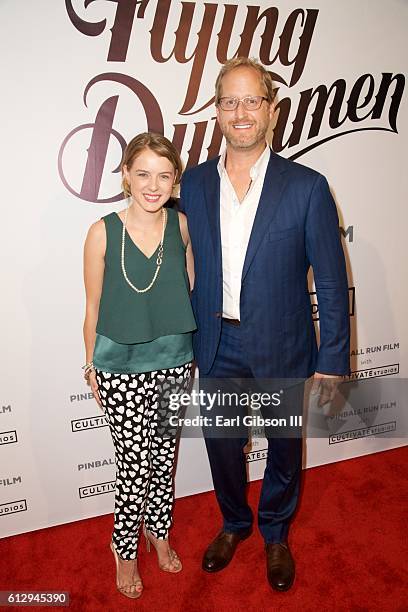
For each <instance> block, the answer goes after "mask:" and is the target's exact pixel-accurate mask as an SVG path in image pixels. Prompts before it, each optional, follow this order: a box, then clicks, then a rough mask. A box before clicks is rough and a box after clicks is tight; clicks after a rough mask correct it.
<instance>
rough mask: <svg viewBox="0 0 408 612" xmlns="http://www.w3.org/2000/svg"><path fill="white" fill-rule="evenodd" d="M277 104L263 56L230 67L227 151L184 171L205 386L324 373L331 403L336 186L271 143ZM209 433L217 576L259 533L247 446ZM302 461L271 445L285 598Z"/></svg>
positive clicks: (343, 362) (335, 372)
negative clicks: (310, 277)
mask: <svg viewBox="0 0 408 612" xmlns="http://www.w3.org/2000/svg"><path fill="white" fill-rule="evenodd" d="M273 96H274V92H273V85H272V80H271V77H270V75H269V73H268V72H267V71H266V70H265V69H264V68H263V67H262V66H261V65H260V64H258V63H257V62H256V61H255V60H250V59H248V58H235V59H233V60H230V61H228V62H227V63H226V64H225V65H224V66H223V68H222V69H221V71H220V74H219V75H218V78H217V81H216V93H215V104H216V110H217V120H218V123H219V125H220V128H221V131H222V133H223V135H224V137H225V140H226V151H225V152H224V153H223V155H222V156H221V157H220V158H217V159H214V160H210V161H208V162H205V163H203V164H200V165H199V166H197V167H196V168H193V169H191V170H189V171H187V172H186V173H185V175H184V179H183V182H182V191H181V203H182V208H183V209H184V210H185V212H186V214H187V218H188V225H189V230H190V236H191V240H192V246H193V252H194V257H195V273H196V280H195V286H194V290H193V293H192V302H193V308H194V312H195V316H196V320H197V326H198V332H197V333H196V337H195V357H196V360H197V363H198V367H199V372H200V377H201V378H203V379H204V380H206V379H207V380H208V379H224V380H227V379H228V380H230V381H231V385H233V384H234V383H233V381H236V380H237V379H248V378H251V377H252V378H253V379H256V380H258V379H279V380H280V381H282V380H283V379H298V380H299V379H300V380H302V381H304V380H305V379H306V378H308V377H310V376H311V375H314V387H315V389H316V388H319V392H320V404H322V403H324V402H326V401H327V400H328V399H330V398H331V397H332V396H333V394H334V391H335V387H336V385H337V384H338V381H339V380H340V379H341V377H342V376H343V375H345V374H347V373H348V372H349V320H348V289H347V277H346V268H345V261H344V255H343V251H342V247H341V242H340V237H339V228H338V217H337V211H336V206H335V204H334V201H333V198H332V196H331V194H330V191H329V188H328V185H327V181H326V180H325V178H324V177H323V176H322V175H320V174H318V173H317V172H315V171H313V170H311V169H309V168H306V167H304V166H301V165H300V164H296V163H294V162H291V161H288V160H285V159H284V158H282V157H279V156H278V155H276V154H275V153H274V152H273V151H272V150H271V149H270V148H269V147H268V146H267V144H266V141H265V135H266V132H267V129H268V126H269V124H270V121H271V118H272V115H273V111H274V105H273ZM310 266H312V268H313V272H314V279H315V286H316V291H317V297H318V304H319V320H320V346H319V349H318V348H317V343H316V338H315V331H314V324H313V320H312V311H311V305H310V297H309V293H308V284H307V273H308V270H309V267H310ZM287 386H288V388H289V391H290V389H292V392H291V393H290V392H289V393H288V398H290V399H289V404H290V402H292V404H293V408H294V410H295V411H297V413H299V405H300V404H301V403H302V399H303V393H301V394H300V393H299V385H297V386H296V387H293V386H292V387H291V385H290V383H289V382H288V385H287ZM293 389H295V392H293ZM296 389H297V392H296ZM300 389H301V391H303V387H302V386H301V387H300ZM301 396H302V397H301ZM295 404H297V405H295ZM286 405H287V404H286ZM204 433H205V437H206V446H207V452H208V456H209V461H210V467H211V472H212V476H213V481H214V489H215V493H216V496H217V500H218V503H219V506H220V509H221V512H222V515H223V519H224V521H223V528H222V530H221V532H220V533H219V534H218V536H217V537H216V538H215V540H214V541H213V542H212V543H211V544H210V546H209V547H208V549H207V551H206V553H205V555H204V558H203V569H204V570H206V571H208V572H216V571H219V570H221V569H223V568H224V567H226V566H227V565H228V564H229V562H230V561H231V559H232V558H233V555H234V552H235V549H236V547H237V545H238V543H239V542H240V541H242V540H244V539H245V538H247V537H248V536H249V535H250V534H251V527H252V512H251V509H250V508H249V506H248V504H247V501H246V491H245V489H246V484H247V482H246V464H245V456H244V453H243V448H244V446H245V444H246V443H247V439H246V438H245V437H242V436H235V437H234V436H229V437H228V438H226V437H224V438H220V437H217V435H212V434H211V432H209V431H205V432H204ZM301 457H302V440H301V437H297V438H296V437H295V438H293V437H292V438H290V437H287V436H283V437H278V438H276V437H275V438H274V437H270V438H268V455H267V461H266V468H265V473H264V479H263V484H262V491H261V497H260V501H259V508H258V525H259V528H260V531H261V533H262V535H263V537H264V540H265V546H266V562H267V577H268V580H269V583H270V585H271V586H272V588H274V589H276V590H280V591H285V590H287V589H289V588H290V587H291V585H292V583H293V580H294V575H295V567H294V561H293V557H292V555H291V552H290V549H289V546H288V531H289V523H290V520H291V518H292V516H293V514H294V511H295V509H296V504H297V500H298V493H299V483H300V476H301V469H302V466H301Z"/></svg>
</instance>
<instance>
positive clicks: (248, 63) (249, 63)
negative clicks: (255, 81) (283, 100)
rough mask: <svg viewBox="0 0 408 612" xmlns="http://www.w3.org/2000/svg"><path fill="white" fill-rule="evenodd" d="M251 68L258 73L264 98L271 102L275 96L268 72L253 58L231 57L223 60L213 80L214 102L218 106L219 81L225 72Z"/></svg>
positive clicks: (219, 95) (219, 96)
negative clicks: (263, 90)
mask: <svg viewBox="0 0 408 612" xmlns="http://www.w3.org/2000/svg"><path fill="white" fill-rule="evenodd" d="M241 67H244V68H252V69H253V70H256V71H257V73H258V74H259V78H260V80H261V83H262V85H263V87H264V89H265V94H266V98H267V100H268V102H269V104H270V103H271V102H273V99H274V97H275V93H276V92H275V91H274V90H273V81H272V77H271V75H270V74H269V72H268V71H267V70H266V68H264V67H263V66H262V64H260V63H259V62H258V60H257V59H255V58H250V57H234V58H233V59H230V60H228V61H227V62H225V64H224V65H223V67H222V68H221V70H220V72H219V73H218V76H217V80H216V81H215V104H216V105H217V106H218V104H219V103H220V98H221V85H222V83H221V81H222V79H223V78H224V77H225V75H226V74H228V73H229V72H231V71H232V70H235V69H236V68H241Z"/></svg>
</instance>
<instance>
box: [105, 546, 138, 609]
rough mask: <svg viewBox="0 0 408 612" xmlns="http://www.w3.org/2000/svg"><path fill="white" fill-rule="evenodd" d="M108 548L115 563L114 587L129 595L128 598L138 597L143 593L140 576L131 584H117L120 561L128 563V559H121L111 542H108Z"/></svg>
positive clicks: (126, 595)
mask: <svg viewBox="0 0 408 612" xmlns="http://www.w3.org/2000/svg"><path fill="white" fill-rule="evenodd" d="M110 549H111V551H112V553H113V556H114V559H115V563H116V588H117V589H118V591H119V593H121V594H122V595H124V596H125V597H129V599H138V598H139V597H140V596H141V594H142V593H143V582H142V581H141V579H140V578H136V580H135V581H134V582H132V583H131V584H126V585H123V586H119V574H120V563H121V562H122V563H130V560H129V561H127V560H126V559H122V558H121V557H119V555H118V553H117V551H116V549H115V547H114V545H113V542H111V543H110Z"/></svg>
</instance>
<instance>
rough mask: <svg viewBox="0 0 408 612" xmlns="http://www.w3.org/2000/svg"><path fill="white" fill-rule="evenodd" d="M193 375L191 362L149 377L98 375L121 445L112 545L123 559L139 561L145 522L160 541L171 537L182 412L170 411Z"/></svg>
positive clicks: (117, 457) (117, 448)
mask: <svg viewBox="0 0 408 612" xmlns="http://www.w3.org/2000/svg"><path fill="white" fill-rule="evenodd" d="M190 377H191V363H186V364H184V365H182V366H179V367H177V368H169V369H166V370H157V371H155V372H147V373H144V374H110V373H108V372H101V371H99V370H97V371H96V379H97V382H98V387H99V394H100V398H101V401H102V405H103V407H104V409H105V414H106V417H107V420H108V423H109V427H110V431H111V434H112V439H113V444H114V447H115V460H116V490H115V522H114V530H113V534H112V541H113V543H114V545H115V548H116V550H117V551H118V553H119V555H120V556H121V557H122V558H123V559H135V558H136V557H137V543H138V539H139V531H140V527H141V524H142V522H144V524H145V526H146V529H148V530H149V531H150V532H151V533H152V534H153V535H154V536H155V537H156V538H159V539H166V538H167V534H168V530H169V527H170V525H171V520H172V508H173V500H174V491H173V466H174V456H175V447H176V436H177V428H176V427H174V426H170V423H171V424H173V425H174V420H171V421H170V422H169V415H172V416H175V415H176V416H177V415H178V411H175V410H170V409H169V394H170V393H182V392H183V391H185V390H186V389H187V387H188V384H189V381H190ZM176 420H177V419H176Z"/></svg>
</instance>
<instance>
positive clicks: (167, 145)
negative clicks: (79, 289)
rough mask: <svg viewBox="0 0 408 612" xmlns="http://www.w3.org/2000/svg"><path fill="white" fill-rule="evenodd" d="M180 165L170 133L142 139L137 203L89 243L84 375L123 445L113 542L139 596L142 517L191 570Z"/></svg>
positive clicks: (166, 550) (134, 173) (188, 267)
mask: <svg viewBox="0 0 408 612" xmlns="http://www.w3.org/2000/svg"><path fill="white" fill-rule="evenodd" d="M181 172H182V165H181V160H180V156H179V154H178V152H177V150H176V149H175V147H174V146H173V145H172V143H171V142H170V141H169V140H167V138H164V137H163V136H161V135H159V134H151V133H145V134H139V135H138V136H136V137H135V138H133V140H132V141H131V142H130V143H129V144H128V146H127V147H126V150H125V152H124V157H123V163H122V186H123V190H124V194H125V196H127V197H128V198H129V206H128V208H126V209H125V210H122V211H121V212H120V213H111V214H109V215H107V216H106V217H104V218H103V219H101V220H100V221H97V222H96V223H94V224H93V225H92V226H91V228H90V230H89V232H88V236H87V239H86V242H85V253H84V277H85V289H86V317H85V323H84V339H85V349H86V364H85V366H84V369H85V378H86V379H87V380H88V381H89V384H90V385H91V388H92V391H93V394H94V396H95V399H96V401H97V402H98V404H99V406H100V407H102V408H103V409H104V410H105V413H106V417H107V419H108V423H109V426H110V430H111V434H112V439H113V443H114V447H115V459H116V469H117V474H116V493H115V519H114V530H113V534H112V541H111V549H112V552H113V555H114V558H115V562H116V585H117V588H118V590H119V591H120V592H121V593H122V594H123V595H125V596H126V597H130V598H132V599H136V598H138V597H140V595H141V594H142V591H143V584H142V581H141V578H140V575H139V572H138V568H137V544H138V538H139V531H140V527H141V525H142V523H143V528H144V533H145V536H146V542H147V544H148V548H149V549H150V544H152V545H153V546H154V548H155V549H156V551H157V555H158V561H159V565H160V567H161V569H163V570H165V571H168V572H174V573H175V572H179V571H180V570H181V569H182V566H181V562H180V560H179V558H178V556H177V554H176V553H175V551H174V550H172V549H171V548H170V545H169V541H168V529H169V527H170V524H171V512H172V506H173V464H174V455H175V443H176V440H175V433H174V430H173V431H169V429H168V427H166V425H167V423H166V419H167V418H168V402H166V393H167V395H168V394H169V392H172V393H174V392H181V391H182V390H184V389H185V388H186V387H187V385H188V382H189V378H190V374H191V361H192V357H193V355H192V339H191V336H192V331H193V330H194V329H195V327H196V325H195V320H194V316H193V313H192V310H191V305H190V299H189V286H188V285H189V281H190V285H191V286H192V284H193V273H194V271H193V267H194V266H193V256H192V251H191V244H190V239H189V235H188V229H187V222H186V218H185V216H184V215H183V214H182V213H178V212H176V211H175V210H173V209H171V208H167V207H166V203H168V201H169V199H170V197H171V195H172V191H173V188H174V186H175V185H176V184H178V183H179V182H180V177H181ZM164 380H165V381H166V383H167V384H164V383H163V381H164ZM163 387H164V388H167V392H166V393H165V392H164V390H163Z"/></svg>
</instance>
